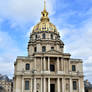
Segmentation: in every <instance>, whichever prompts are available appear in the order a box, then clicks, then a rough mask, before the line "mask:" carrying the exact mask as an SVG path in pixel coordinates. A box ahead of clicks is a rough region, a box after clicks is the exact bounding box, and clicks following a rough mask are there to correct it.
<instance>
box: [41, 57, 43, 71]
mask: <svg viewBox="0 0 92 92" xmlns="http://www.w3.org/2000/svg"><path fill="white" fill-rule="evenodd" d="M42 66H43V65H42V57H41V72H42V71H43V69H42Z"/></svg>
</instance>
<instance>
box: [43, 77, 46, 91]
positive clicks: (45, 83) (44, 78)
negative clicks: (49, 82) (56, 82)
mask: <svg viewBox="0 0 92 92" xmlns="http://www.w3.org/2000/svg"><path fill="white" fill-rule="evenodd" d="M43 89H44V92H46V79H45V78H44V88H43Z"/></svg>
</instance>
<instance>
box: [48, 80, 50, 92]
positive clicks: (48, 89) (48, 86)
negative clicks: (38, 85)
mask: <svg viewBox="0 0 92 92" xmlns="http://www.w3.org/2000/svg"><path fill="white" fill-rule="evenodd" d="M48 92H50V78H48Z"/></svg>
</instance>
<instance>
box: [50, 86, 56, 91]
mask: <svg viewBox="0 0 92 92" xmlns="http://www.w3.org/2000/svg"><path fill="white" fill-rule="evenodd" d="M50 92H55V84H50Z"/></svg>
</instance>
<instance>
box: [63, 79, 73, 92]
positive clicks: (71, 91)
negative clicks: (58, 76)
mask: <svg viewBox="0 0 92 92" xmlns="http://www.w3.org/2000/svg"><path fill="white" fill-rule="evenodd" d="M62 92H65V79H64V78H62ZM71 92H72V91H71Z"/></svg>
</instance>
